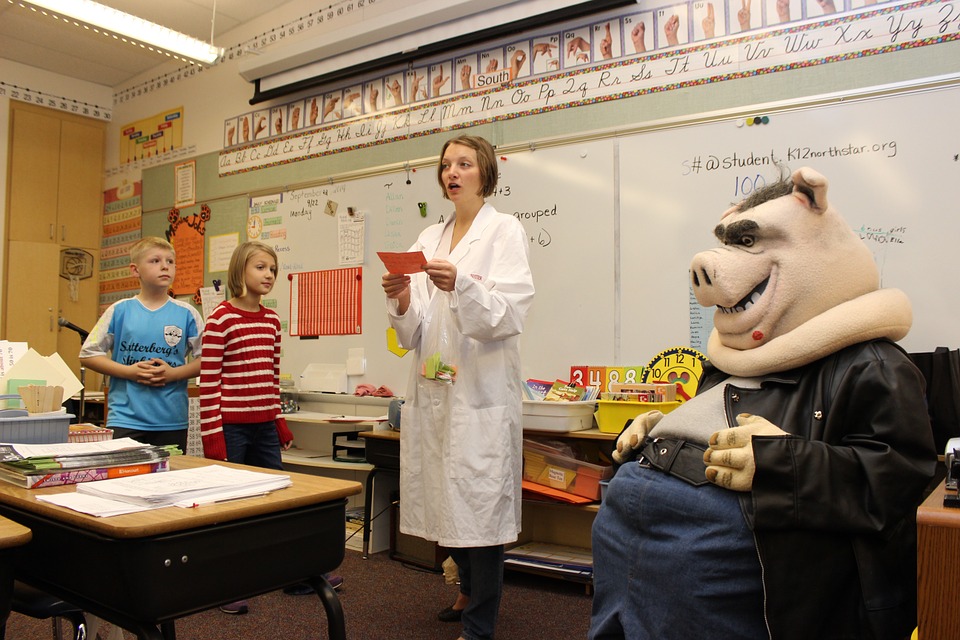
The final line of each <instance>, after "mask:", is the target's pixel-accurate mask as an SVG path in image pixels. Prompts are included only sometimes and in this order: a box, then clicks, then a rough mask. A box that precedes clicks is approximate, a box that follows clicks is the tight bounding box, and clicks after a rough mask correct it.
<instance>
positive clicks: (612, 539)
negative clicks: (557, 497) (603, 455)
mask: <svg viewBox="0 0 960 640" xmlns="http://www.w3.org/2000/svg"><path fill="white" fill-rule="evenodd" d="M593 568H594V587H595V593H594V597H593V613H592V616H591V620H590V634H589V637H590V639H591V640H612V639H614V638H630V640H646V639H650V640H691V639H692V638H737V639H739V640H747V639H753V638H757V639H759V638H768V637H769V635H768V633H767V629H766V625H765V623H764V617H763V586H762V583H761V576H760V561H759V559H758V557H757V550H756V545H755V544H754V539H753V533H752V532H751V531H750V529H749V528H748V527H747V525H746V523H745V522H744V519H743V515H742V514H741V511H740V504H739V500H738V497H737V493H735V492H733V491H728V490H726V489H721V488H719V487H717V486H714V485H712V484H707V485H704V486H700V487H694V486H692V485H690V484H689V483H687V482H685V481H683V480H680V479H679V478H675V477H673V476H670V475H668V474H666V473H663V472H662V471H658V470H656V469H650V468H647V467H642V466H640V465H639V464H638V463H637V462H635V461H634V462H628V463H627V464H625V465H623V466H622V467H620V469H619V470H618V471H617V473H616V475H615V476H614V477H613V480H611V481H610V486H609V487H608V490H607V493H606V496H605V498H604V502H603V505H602V506H601V507H600V512H599V513H598V514H597V518H596V520H594V523H593Z"/></svg>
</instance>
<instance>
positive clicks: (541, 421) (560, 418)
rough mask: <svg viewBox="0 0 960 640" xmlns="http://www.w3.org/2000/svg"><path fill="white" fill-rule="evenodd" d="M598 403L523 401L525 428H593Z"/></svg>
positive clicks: (561, 429)
mask: <svg viewBox="0 0 960 640" xmlns="http://www.w3.org/2000/svg"><path fill="white" fill-rule="evenodd" d="M595 409H596V403H595V402H593V401H590V402H545V401H543V400H524V401H523V428H524V429H525V430H528V431H561V432H567V431H583V430H584V429H591V428H593V412H594V410H595Z"/></svg>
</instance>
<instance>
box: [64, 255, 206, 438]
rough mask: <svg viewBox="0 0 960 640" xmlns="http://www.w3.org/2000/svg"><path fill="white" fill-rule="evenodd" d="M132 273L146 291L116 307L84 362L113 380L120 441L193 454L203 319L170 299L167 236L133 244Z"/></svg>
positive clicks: (112, 419)
mask: <svg viewBox="0 0 960 640" xmlns="http://www.w3.org/2000/svg"><path fill="white" fill-rule="evenodd" d="M130 272H131V273H132V274H133V275H134V276H136V277H137V278H139V279H140V292H139V293H137V295H136V296H134V297H133V298H128V299H126V300H120V301H118V302H115V303H113V304H112V305H110V307H109V308H108V309H107V310H106V312H104V314H103V315H102V316H101V317H100V319H99V320H98V321H97V324H96V326H94V327H93V331H91V332H90V335H89V336H88V337H87V339H86V341H85V342H84V343H83V347H82V348H81V349H80V362H81V363H82V364H83V365H84V366H85V367H88V368H90V369H92V370H94V371H96V372H98V373H102V374H103V375H105V376H110V382H109V389H108V393H107V425H106V426H108V427H110V428H111V429H113V430H114V437H115V438H124V437H130V438H134V439H135V440H137V441H138V442H141V443H143V444H153V445H165V444H176V445H179V446H180V450H181V451H183V452H184V453H186V451H187V426H188V413H189V412H188V399H187V382H188V381H189V379H190V378H195V377H196V376H198V375H200V331H201V327H203V317H202V316H201V315H200V313H199V312H198V311H197V310H196V309H195V308H194V307H193V306H192V305H190V304H187V303H185V302H180V301H179V300H176V299H174V298H171V297H170V295H169V294H168V291H169V290H170V287H171V286H172V285H173V278H174V276H175V275H176V252H175V251H174V249H173V246H172V245H171V244H170V243H169V242H167V241H166V240H164V239H163V238H157V237H147V238H144V239H142V240H140V241H139V242H137V243H136V244H135V245H133V247H132V248H131V249H130ZM188 354H189V355H192V356H193V360H192V361H191V362H189V363H188V362H187V361H186V360H187V355H188Z"/></svg>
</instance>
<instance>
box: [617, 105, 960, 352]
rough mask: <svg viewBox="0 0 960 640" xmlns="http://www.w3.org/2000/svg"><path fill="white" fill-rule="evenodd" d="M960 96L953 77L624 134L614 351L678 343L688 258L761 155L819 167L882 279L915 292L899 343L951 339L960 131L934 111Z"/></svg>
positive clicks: (957, 304)
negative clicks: (754, 120) (933, 84)
mask: <svg viewBox="0 0 960 640" xmlns="http://www.w3.org/2000/svg"><path fill="white" fill-rule="evenodd" d="M958 109H960V89H958V88H957V87H951V88H944V89H936V90H927V91H922V92H916V93H909V94H901V95H891V96H887V97H879V98H871V99H865V100H851V101H843V102H839V103H836V104H832V105H829V106H819V107H815V108H807V109H798V110H794V111H784V112H779V113H772V114H770V115H769V118H768V120H769V122H768V123H767V124H762V123H761V124H758V125H754V126H746V125H745V124H744V119H743V118H730V119H725V120H718V121H714V122H709V123H704V124H697V125H690V126H684V127H680V128H671V129H664V130H660V131H655V132H651V133H647V134H643V135H637V136H631V137H628V138H625V139H624V140H622V142H621V144H620V172H621V176H622V178H621V189H620V198H621V203H620V204H621V209H622V216H621V220H620V228H621V232H622V235H621V237H622V247H621V255H622V263H621V276H622V282H621V295H622V308H623V314H624V321H623V325H624V329H623V339H622V345H623V350H622V352H621V353H620V357H621V359H622V360H623V361H627V362H631V361H640V362H644V361H646V360H647V359H649V357H650V354H651V353H653V352H655V351H656V350H657V349H659V348H662V346H664V345H670V344H688V341H690V327H689V323H688V322H687V320H688V316H689V314H688V312H687V311H688V309H689V308H690V285H689V276H688V269H689V265H690V261H691V258H692V257H693V256H694V255H695V254H696V253H698V252H700V251H702V250H704V249H707V248H710V247H713V246H716V241H715V240H714V238H713V235H712V231H713V228H714V226H715V225H716V224H717V223H718V222H719V219H720V214H721V213H722V212H723V211H724V210H725V209H727V208H728V207H729V205H730V204H731V203H733V202H736V201H739V200H741V199H743V197H745V196H746V195H749V194H750V192H752V191H753V190H754V189H755V188H756V187H757V186H761V185H762V184H764V183H766V182H770V181H772V180H776V178H777V177H778V175H779V169H778V168H777V167H776V166H774V163H773V161H777V162H780V163H782V165H783V167H784V168H785V170H786V171H788V172H792V171H793V170H795V169H798V168H800V167H802V166H810V167H813V168H814V169H816V170H817V171H819V172H820V173H822V174H823V175H824V176H826V178H827V179H828V180H829V182H830V187H829V191H828V193H827V197H828V200H830V201H831V202H832V204H833V206H834V208H835V209H836V210H837V211H839V212H840V214H841V215H843V216H844V218H845V219H846V220H847V222H848V223H849V224H850V226H851V227H852V228H853V229H855V230H856V231H857V232H858V233H859V234H860V236H861V237H862V238H863V240H864V242H866V243H867V245H868V246H869V247H870V249H871V250H872V251H873V255H874V257H875V259H876V261H877V265H878V267H879V269H880V274H881V285H882V286H884V287H894V288H899V289H902V290H903V291H904V292H906V294H907V295H908V296H909V298H910V300H911V302H912V304H913V314H914V322H913V328H912V330H911V331H910V334H909V335H908V336H907V337H906V338H904V339H903V340H902V341H901V345H902V346H903V347H904V348H905V349H906V350H907V351H910V352H919V351H932V350H933V349H935V348H936V347H938V346H950V347H954V348H955V347H956V346H957V345H958V344H960V322H958V311H960V293H958V287H957V276H958V275H960V267H958V265H957V261H956V255H957V253H958V250H960V247H958V243H960V198H958V197H957V185H958V184H960V161H958V153H960V136H958V135H957V133H956V130H955V127H952V126H950V125H948V124H946V122H945V121H944V120H943V119H942V118H941V117H940V116H939V115H937V114H950V113H958V112H960V111H958ZM761 113H762V112H761ZM635 244H636V245H637V250H632V249H628V248H627V246H628V245H635ZM640 282H642V283H643V286H642V287H640V286H634V283H640ZM704 311H705V312H706V315H707V316H708V320H709V318H712V314H713V312H712V310H709V311H708V310H704ZM711 326H712V325H711Z"/></svg>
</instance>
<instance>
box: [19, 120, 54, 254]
mask: <svg viewBox="0 0 960 640" xmlns="http://www.w3.org/2000/svg"><path fill="white" fill-rule="evenodd" d="M11 121H12V125H11V139H10V156H9V162H10V169H9V177H10V179H9V182H8V187H7V191H8V193H9V206H8V213H7V215H8V222H7V240H8V241H23V242H50V243H52V242H54V239H55V238H56V231H55V230H56V225H57V204H58V200H59V193H58V185H59V180H60V170H59V167H60V120H59V118H56V117H54V116H51V115H46V114H44V113H38V112H36V111H34V110H32V109H27V108H24V107H21V106H20V105H17V104H16V103H11Z"/></svg>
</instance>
